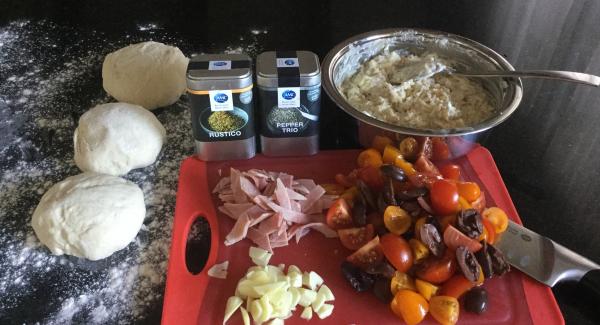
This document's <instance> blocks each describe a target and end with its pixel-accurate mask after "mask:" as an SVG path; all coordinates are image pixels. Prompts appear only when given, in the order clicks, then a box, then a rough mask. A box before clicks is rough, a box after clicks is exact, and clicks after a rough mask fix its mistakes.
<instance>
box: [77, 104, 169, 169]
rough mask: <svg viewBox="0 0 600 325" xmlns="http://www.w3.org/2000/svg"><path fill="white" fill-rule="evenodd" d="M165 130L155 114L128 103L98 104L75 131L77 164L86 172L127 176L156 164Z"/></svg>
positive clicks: (82, 117) (81, 119)
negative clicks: (131, 172)
mask: <svg viewBox="0 0 600 325" xmlns="http://www.w3.org/2000/svg"><path fill="white" fill-rule="evenodd" d="M165 137H166V131H165V128H164V127H163V126H162V124H160V122H159V121H158V119H157V118H156V116H154V114H153V113H152V112H149V111H148V110H146V109H144V108H143V107H141V106H137V105H132V104H127V103H109V104H102V105H98V106H96V107H94V108H92V109H90V110H89V111H87V112H85V114H83V115H82V116H81V118H80V119H79V125H78V126H77V129H75V134H74V136H73V142H74V144H75V163H76V164H77V167H79V169H81V170H82V171H84V172H87V171H92V172H97V173H103V174H109V175H117V176H118V175H124V174H127V173H128V172H129V171H130V170H132V169H135V168H141V167H146V166H148V165H151V164H153V163H154V162H155V161H156V157H157V156H158V154H159V153H160V149H161V147H162V145H163V143H164V142H165Z"/></svg>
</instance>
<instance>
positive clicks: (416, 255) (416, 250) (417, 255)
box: [408, 218, 429, 263]
mask: <svg viewBox="0 0 600 325" xmlns="http://www.w3.org/2000/svg"><path fill="white" fill-rule="evenodd" d="M423 220H425V218H423ZM408 245H409V246H410V248H411V249H412V252H413V259H414V262H415V263H419V262H420V261H422V260H423V259H424V258H426V257H427V256H429V248H427V246H425V244H423V242H422V241H420V240H418V239H416V238H411V239H410V240H409V241H408Z"/></svg>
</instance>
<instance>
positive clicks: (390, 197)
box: [381, 178, 398, 205]
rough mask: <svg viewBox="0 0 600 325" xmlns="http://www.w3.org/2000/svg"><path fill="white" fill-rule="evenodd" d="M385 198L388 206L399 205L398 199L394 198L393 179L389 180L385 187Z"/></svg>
mask: <svg viewBox="0 0 600 325" xmlns="http://www.w3.org/2000/svg"><path fill="white" fill-rule="evenodd" d="M381 195H382V196H383V201H384V202H385V203H386V204H387V205H398V204H397V203H396V197H395V196H394V181H392V179H391V178H388V179H387V180H386V182H385V184H384V185H383V191H382V193H381Z"/></svg>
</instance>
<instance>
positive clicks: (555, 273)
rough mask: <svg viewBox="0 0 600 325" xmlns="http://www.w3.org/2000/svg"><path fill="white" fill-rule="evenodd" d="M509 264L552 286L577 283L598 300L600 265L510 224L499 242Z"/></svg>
mask: <svg viewBox="0 0 600 325" xmlns="http://www.w3.org/2000/svg"><path fill="white" fill-rule="evenodd" d="M494 246H495V247H496V248H499V249H500V250H501V251H502V252H503V253H504V255H505V257H506V260H507V261H508V262H509V263H510V265H512V266H514V267H515V268H516V269H518V270H520V271H521V272H523V273H525V274H527V275H529V276H530V277H532V278H534V279H536V280H537V281H539V282H542V283H544V284H546V285H547V286H550V287H553V286H554V285H555V284H557V283H558V282H561V281H566V280H572V281H579V282H580V284H582V285H583V286H584V287H586V288H587V289H589V290H590V291H591V292H592V293H593V294H594V295H595V296H596V298H598V299H599V300H600V265H598V264H596V263H594V262H592V261H590V260H589V259H587V258H585V257H583V256H581V255H579V254H576V253H574V252H573V251H571V250H569V249H568V248H566V247H564V246H562V245H559V244H557V243H555V242H554V241H552V240H550V239H549V238H547V237H544V236H542V235H539V234H537V233H535V232H533V231H531V230H529V229H527V228H525V227H523V226H521V225H518V224H516V223H514V222H512V221H509V222H508V229H507V230H506V231H505V232H504V233H503V234H502V237H501V239H500V241H499V242H498V243H495V244H494Z"/></svg>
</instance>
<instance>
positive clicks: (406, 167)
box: [393, 154, 417, 176]
mask: <svg viewBox="0 0 600 325" xmlns="http://www.w3.org/2000/svg"><path fill="white" fill-rule="evenodd" d="M393 163H394V165H395V166H396V167H400V169H402V170H403V171H404V173H405V174H406V175H407V176H411V175H414V174H415V173H416V172H417V171H416V170H415V167H414V166H413V164H411V163H409V162H408V161H406V159H404V157H402V155H400V154H399V155H398V156H397V157H396V158H395V160H394V162H393Z"/></svg>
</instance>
